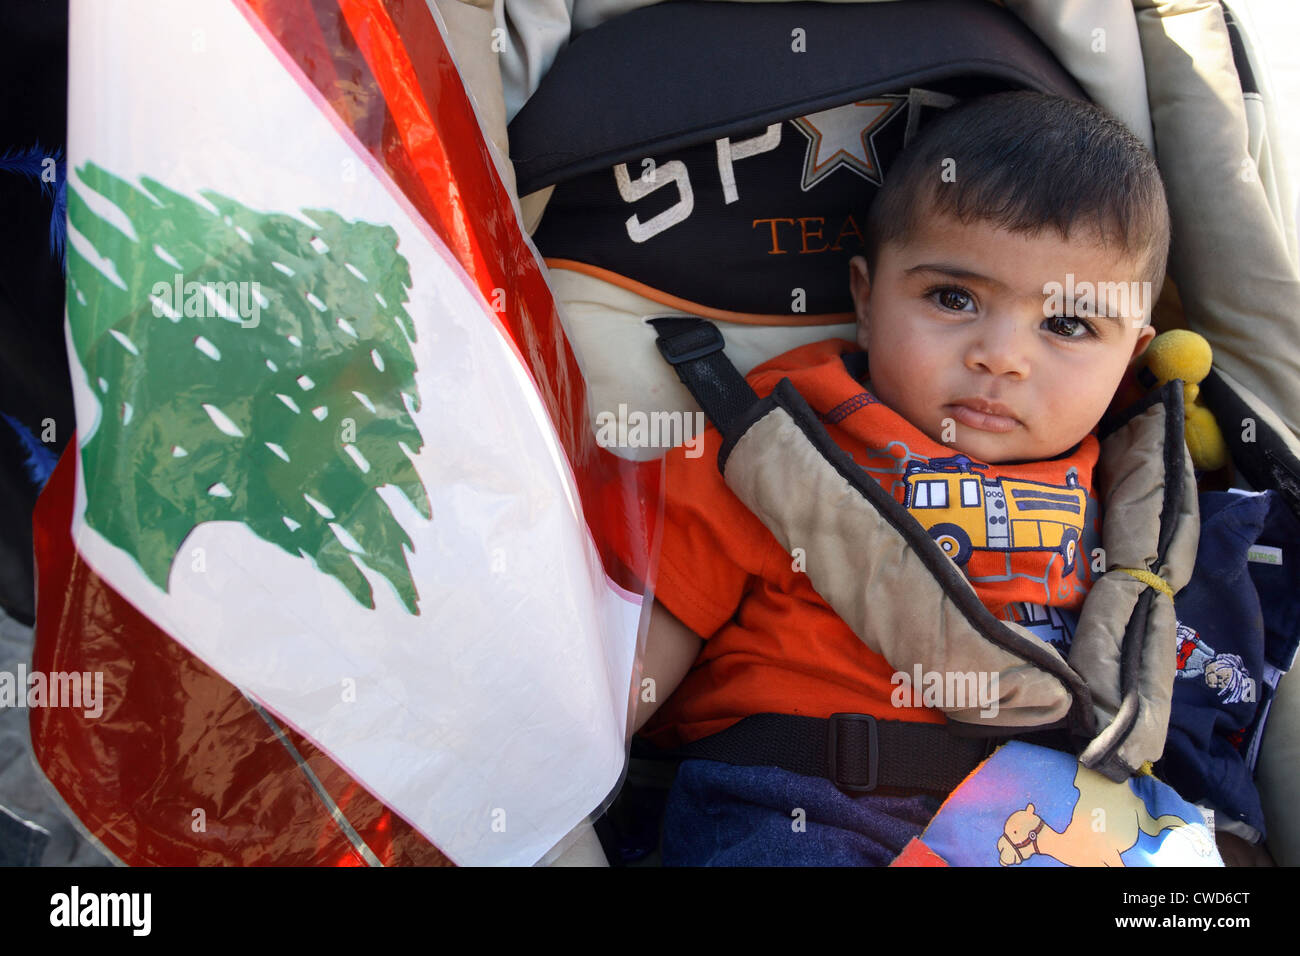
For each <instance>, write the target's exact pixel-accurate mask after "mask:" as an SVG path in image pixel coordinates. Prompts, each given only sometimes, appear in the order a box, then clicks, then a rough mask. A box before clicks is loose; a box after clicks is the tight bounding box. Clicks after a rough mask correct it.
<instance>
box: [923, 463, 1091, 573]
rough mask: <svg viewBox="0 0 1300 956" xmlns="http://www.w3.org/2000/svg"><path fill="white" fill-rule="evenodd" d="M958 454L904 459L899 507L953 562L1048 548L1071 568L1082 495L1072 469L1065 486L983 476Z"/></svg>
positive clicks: (1082, 511)
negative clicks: (975, 554) (986, 554)
mask: <svg viewBox="0 0 1300 956" xmlns="http://www.w3.org/2000/svg"><path fill="white" fill-rule="evenodd" d="M985 468H988V465H983V464H980V463H978V462H974V461H971V459H969V458H967V457H966V456H965V455H954V456H952V457H951V458H931V459H921V460H919V461H918V460H913V461H910V462H908V465H907V469H906V471H905V472H904V476H903V482H904V485H905V486H906V492H905V497H904V499H903V506H904V507H905V508H907V510H908V511H909V512H911V514H912V517H914V518H916V520H917V521H919V522H920V523H921V525H922V527H924V528H925V529H926V530H927V531H928V532H930V537H932V538H933V539H934V540H935V543H937V544H938V545H939V547H940V548H941V549H942V550H943V553H944V554H946V555H948V557H950V558H952V560H953V561H954V562H956V563H957V564H958V565H964V564H965V563H966V562H967V561H968V560H970V556H971V552H972V551H973V550H975V549H977V548H979V549H982V550H987V551H1055V552H1058V553H1059V554H1060V555H1061V557H1062V558H1063V559H1064V560H1065V568H1064V571H1063V573H1065V574H1069V573H1070V572H1071V571H1073V570H1074V562H1075V558H1076V556H1077V554H1078V550H1079V538H1080V537H1081V536H1082V534H1083V521H1084V514H1085V513H1086V511H1087V507H1088V496H1087V492H1085V491H1084V490H1083V489H1082V488H1080V487H1079V481H1078V476H1077V475H1076V473H1075V472H1074V471H1073V470H1071V471H1070V472H1069V474H1068V475H1067V476H1066V484H1065V485H1049V484H1046V483H1044V482H1040V481H1022V480H1020V479H1017V478H989V477H985V476H984V475H981V474H978V473H977V471H976V469H985Z"/></svg>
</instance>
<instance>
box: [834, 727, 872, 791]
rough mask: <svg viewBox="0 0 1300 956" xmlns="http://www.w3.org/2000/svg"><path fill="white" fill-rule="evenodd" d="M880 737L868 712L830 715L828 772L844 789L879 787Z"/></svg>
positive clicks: (856, 789)
mask: <svg viewBox="0 0 1300 956" xmlns="http://www.w3.org/2000/svg"><path fill="white" fill-rule="evenodd" d="M879 765H880V738H879V734H878V733H877V730H876V718H874V717H872V716H870V715H869V714H831V716H830V718H829V719H828V721H827V724H826V775H827V777H828V778H829V779H830V781H831V782H832V783H833V784H835V786H836V787H838V788H839V789H841V790H850V791H853V792H855V793H869V792H871V791H872V790H875V789H876V779H877V771H878V768H879Z"/></svg>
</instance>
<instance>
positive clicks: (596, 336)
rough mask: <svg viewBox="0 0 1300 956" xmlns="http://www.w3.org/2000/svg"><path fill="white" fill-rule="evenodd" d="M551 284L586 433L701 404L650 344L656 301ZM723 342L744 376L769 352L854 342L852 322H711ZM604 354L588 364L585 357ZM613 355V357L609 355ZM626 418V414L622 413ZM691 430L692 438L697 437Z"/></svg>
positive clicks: (646, 448) (635, 449)
mask: <svg viewBox="0 0 1300 956" xmlns="http://www.w3.org/2000/svg"><path fill="white" fill-rule="evenodd" d="M551 287H552V288H553V289H554V290H555V294H556V298H557V299H559V300H560V301H562V302H563V303H564V305H563V316H564V320H565V328H566V330H567V332H568V334H569V337H570V339H571V340H572V341H574V342H575V343H577V344H578V346H579V359H580V360H582V359H583V358H584V356H586V357H588V360H586V361H584V364H583V370H582V374H583V378H584V379H585V380H586V382H587V389H588V401H587V410H588V412H589V414H590V416H591V427H592V431H593V432H595V433H596V434H597V436H598V437H599V436H600V435H601V431H600V427H601V425H602V424H603V423H604V422H606V421H608V420H609V416H613V418H614V419H615V420H617V419H618V417H619V406H620V405H624V406H626V409H627V410H629V411H628V414H630V412H631V411H636V412H638V413H642V412H646V411H660V412H670V413H671V412H681V413H691V414H694V413H696V412H699V410H700V406H699V405H698V404H697V403H696V401H695V399H694V398H693V397H691V393H690V392H688V391H687V390H686V388H685V386H683V385H682V383H681V381H680V380H679V379H678V378H677V376H676V375H674V374H673V372H672V369H671V368H669V367H668V365H667V364H666V363H665V362H664V360H663V358H662V357H661V356H660V355H659V350H658V349H657V348H656V347H655V330H654V327H653V326H651V325H649V324H648V323H647V322H646V318H647V317H649V316H662V315H666V314H668V313H669V312H671V310H666V309H664V308H663V307H662V306H660V305H659V304H658V303H656V302H654V301H652V300H650V299H647V298H646V297H645V296H642V295H637V294H636V293H635V292H630V291H628V290H627V289H624V288H622V287H621V286H618V285H614V284H613V283H610V282H605V281H603V280H601V279H597V278H593V277H592V276H589V275H586V274H585V273H581V272H573V271H570V270H568V269H554V270H552V272H551ZM716 325H717V327H718V329H719V331H721V332H722V337H723V339H724V340H725V341H726V343H727V345H726V348H727V355H728V356H729V357H730V358H731V359H732V361H733V362H734V363H735V365H736V367H737V368H739V369H740V371H741V374H747V373H748V372H749V371H750V370H751V369H753V368H754V367H755V366H757V365H760V364H762V363H763V362H765V361H767V360H768V359H769V358H771V357H772V356H773V355H775V354H780V353H781V352H787V351H789V350H791V349H794V348H798V347H799V346H801V345H807V344H809V343H810V342H818V341H820V340H822V339H827V338H842V339H848V340H849V341H852V340H853V337H854V334H855V329H854V326H853V325H851V324H834V325H803V326H784V327H781V326H778V327H770V326H759V325H748V324H742V323H735V322H717V323H716ZM591 356H597V357H603V359H602V360H599V361H596V360H591V359H590V358H589V357H591ZM612 356H617V360H616V361H615V360H611V358H610V357H612ZM623 417H624V418H625V419H626V418H627V417H628V415H624V416H623ZM697 433H698V432H697V431H692V433H691V434H692V435H694V434H697ZM605 447H606V448H607V449H608V450H609V451H610V452H612V453H613V454H616V455H618V456H620V457H622V458H627V459H629V460H632V461H646V460H649V459H652V458H658V457H659V456H660V455H662V454H663V453H664V450H665V449H664V448H663V447H660V446H657V445H639V444H635V443H631V442H624V443H620V444H614V445H608V444H607V445H606V446H605Z"/></svg>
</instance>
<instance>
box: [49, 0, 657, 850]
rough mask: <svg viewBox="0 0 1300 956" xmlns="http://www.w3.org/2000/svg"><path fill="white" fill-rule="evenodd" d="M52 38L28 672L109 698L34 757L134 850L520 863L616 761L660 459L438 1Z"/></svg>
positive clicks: (333, 2)
mask: <svg viewBox="0 0 1300 956" xmlns="http://www.w3.org/2000/svg"><path fill="white" fill-rule="evenodd" d="M69 62H70V64H71V67H70V70H71V76H70V94H69V103H70V114H69V155H68V167H69V175H70V184H69V187H70V188H69V195H68V212H69V257H68V310H67V327H66V332H67V342H68V352H69V361H70V364H71V369H72V377H73V384H74V389H75V394H76V412H77V427H78V434H77V438H76V441H75V442H74V443H73V446H74V447H73V449H72V450H70V452H69V453H68V454H67V455H65V456H64V458H63V460H62V461H61V462H60V465H59V467H58V469H57V470H56V472H55V474H54V476H53V478H52V479H51V481H50V483H49V485H48V487H47V489H46V491H45V493H44V495H43V496H42V498H41V501H40V503H39V505H38V510H37V513H36V518H35V525H36V549H37V557H38V575H39V590H40V595H39V607H38V622H39V624H38V629H37V647H36V655H35V663H34V668H35V669H39V670H44V671H46V672H79V673H82V674H96V675H98V674H102V675H103V678H102V679H103V707H102V713H101V714H99V715H98V716H97V717H90V716H87V712H86V711H85V710H78V709H73V708H41V709H38V710H34V711H33V712H32V731H33V741H34V746H35V749H36V752H37V757H38V761H39V763H40V764H41V767H42V769H43V770H44V772H45V773H46V775H47V777H48V778H49V780H50V781H51V783H52V784H53V785H54V787H55V789H56V790H57V791H58V792H59V794H60V796H61V797H62V798H63V800H64V801H65V802H66V804H67V805H68V807H69V808H70V809H71V810H72V812H73V813H75V815H76V816H77V817H78V818H79V819H80V820H81V821H82V823H83V824H84V826H85V827H86V829H87V830H88V831H89V833H90V834H91V835H93V836H94V837H95V839H96V840H98V841H99V842H100V843H101V844H102V845H103V846H104V847H105V848H106V849H107V850H109V851H110V852H111V853H113V854H114V855H115V856H116V857H118V858H119V859H121V860H122V861H124V862H127V863H132V864H213V863H241V864H258V863H276V864H285V863H302V864H335V865H364V864H371V865H374V864H381V863H382V864H391V863H399V864H401V863H439V862H447V861H450V862H454V863H457V864H530V863H533V862H535V861H537V860H538V859H539V858H541V857H543V855H544V854H545V853H546V852H547V851H548V850H549V849H550V848H551V847H552V846H553V845H554V844H556V842H557V841H559V840H560V839H561V838H562V837H563V836H564V835H565V834H566V833H567V832H568V831H569V830H570V829H571V828H572V827H573V826H574V825H575V824H577V823H578V822H579V821H581V820H582V819H583V818H584V817H586V816H587V815H588V814H589V813H591V812H592V811H593V810H595V809H596V808H597V807H598V806H599V805H600V804H601V802H602V800H604V798H605V797H606V796H607V795H608V794H609V793H610V791H611V790H612V788H613V787H614V786H615V784H616V783H617V781H618V777H619V774H620V771H621V769H622V766H623V761H624V754H625V724H626V719H627V712H628V702H629V697H628V687H629V682H630V678H631V670H632V662H633V656H634V650H635V637H636V624H637V619H638V615H639V612H640V606H641V600H642V599H641V592H642V590H643V583H642V582H643V579H644V572H645V554H644V550H645V548H644V543H645V541H646V540H647V539H648V534H647V533H646V525H647V521H646V518H645V515H644V512H645V511H646V510H647V506H646V505H645V504H644V503H645V502H647V501H652V500H654V499H655V496H656V495H657V487H655V485H656V482H657V467H658V466H657V463H655V465H654V466H653V467H651V466H638V465H636V464H635V463H628V462H622V461H620V460H619V459H616V458H614V457H612V456H610V455H608V454H607V453H605V452H604V451H603V450H601V449H599V448H597V447H596V446H595V443H594V441H593V439H592V437H591V435H590V431H589V429H587V428H586V427H585V422H586V421H587V415H586V411H585V407H584V401H585V398H584V394H585V392H584V383H583V380H582V377H581V375H580V373H579V370H578V366H577V364H576V362H575V360H574V357H573V353H572V352H571V350H570V349H569V346H568V344H567V341H566V340H565V338H564V335H563V332H562V330H561V328H560V325H559V322H558V320H557V317H556V312H555V307H554V304H553V301H552V298H551V293H550V291H549V289H548V287H547V285H546V281H545V279H544V277H543V273H542V270H541V268H540V267H539V265H538V264H537V260H536V258H535V254H534V251H533V249H532V247H531V245H529V243H528V242H527V240H526V239H525V237H524V235H523V233H522V231H521V230H520V228H519V226H518V224H517V219H516V214H515V211H514V209H513V207H512V204H511V202H510V199H509V196H508V193H507V192H506V190H505V188H504V187H503V185H502V183H501V180H500V178H499V176H498V174H497V168H496V165H495V161H494V157H493V154H492V152H491V150H490V148H489V147H488V146H487V145H486V144H485V141H484V139H483V137H482V134H481V132H480V129H479V125H478V122H477V120H476V118H475V115H474V112H473V107H472V105H471V103H470V101H469V100H468V98H467V96H466V93H465V91H464V89H463V87H462V85H461V83H460V79H459V76H458V75H457V72H456V69H455V65H454V63H453V62H452V60H451V57H450V54H449V53H448V50H447V48H446V46H445V44H444V41H443V38H442V33H441V31H440V27H439V24H438V22H437V20H436V16H435V14H434V13H433V12H432V10H431V6H430V5H428V4H426V3H425V2H423V0H412V2H402V0H248V2H244V0H201V2H199V0H196V2H192V3H185V4H174V3H167V2H163V0H131V2H124V3H113V4H105V3H100V2H93V0H74V2H73V4H72V9H71V36H70V56H69ZM652 471H653V472H654V477H653V480H652V477H651V472H652ZM618 556H621V557H618Z"/></svg>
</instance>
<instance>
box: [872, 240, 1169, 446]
mask: <svg viewBox="0 0 1300 956" xmlns="http://www.w3.org/2000/svg"><path fill="white" fill-rule="evenodd" d="M851 268H852V285H853V298H854V302H855V304H856V309H857V315H858V342H859V343H860V344H861V345H862V347H863V348H865V349H866V350H867V351H868V353H869V359H870V375H871V384H872V388H873V391H874V392H875V394H876V397H877V398H879V399H880V400H881V401H882V402H883V403H884V404H885V405H887V406H888V407H889V408H891V409H893V410H894V411H896V412H898V413H899V414H900V415H902V416H903V417H904V418H905V419H907V420H908V421H909V422H911V423H912V424H913V425H915V426H916V427H917V428H919V429H920V430H921V431H923V432H924V433H925V434H926V435H928V436H929V437H930V438H931V439H933V440H934V441H937V442H941V443H943V444H947V445H949V446H950V447H952V448H954V449H956V450H957V451H960V452H963V453H965V454H967V455H970V456H972V457H974V458H978V459H980V460H982V461H987V462H993V463H997V462H1012V461H1040V460H1043V459H1046V458H1053V457H1055V456H1056V455H1059V454H1061V453H1063V452H1066V451H1068V450H1069V449H1070V448H1072V447H1074V445H1076V444H1077V443H1078V442H1080V441H1081V440H1082V439H1083V437H1084V436H1085V435H1087V434H1088V432H1090V431H1091V430H1092V429H1093V428H1094V427H1095V426H1096V424H1097V422H1098V421H1099V420H1100V419H1101V416H1102V415H1103V414H1104V413H1105V411H1106V407H1107V406H1108V405H1109V404H1110V401H1111V399H1112V397H1113V396H1114V394H1115V390H1116V388H1117V387H1118V386H1119V382H1120V379H1121V378H1122V377H1123V375H1124V370H1125V368H1126V367H1127V365H1128V363H1129V362H1130V361H1131V360H1132V359H1133V357H1134V356H1136V355H1137V354H1139V353H1140V352H1141V351H1142V350H1143V349H1145V348H1146V346H1147V343H1148V342H1149V341H1150V340H1151V338H1152V337H1153V336H1154V335H1155V332H1154V330H1152V329H1151V327H1150V326H1149V325H1148V324H1146V322H1147V319H1149V310H1150V304H1151V301H1150V299H1151V295H1152V294H1153V292H1152V293H1147V294H1146V295H1145V296H1141V295H1135V296H1130V302H1129V304H1128V308H1127V310H1124V309H1123V308H1121V306H1123V303H1122V302H1119V301H1118V299H1117V298H1114V299H1113V301H1110V302H1102V303H1101V304H1100V305H1094V306H1093V307H1092V309H1091V311H1085V310H1083V309H1079V308H1074V309H1073V315H1075V316H1077V317H1073V318H1072V317H1069V315H1070V313H1069V311H1068V310H1069V308H1070V307H1069V306H1068V305H1062V304H1061V300H1062V299H1063V298H1064V296H1063V295H1061V296H1056V299H1057V301H1055V302H1054V301H1052V296H1051V295H1050V294H1049V292H1050V291H1055V290H1054V289H1053V287H1052V286H1050V285H1049V283H1060V285H1061V287H1062V292H1063V293H1068V292H1070V291H1071V290H1072V291H1073V292H1074V293H1075V297H1076V299H1078V297H1079V296H1080V295H1081V294H1082V292H1083V291H1085V290H1088V289H1089V288H1091V289H1092V290H1093V292H1094V294H1095V293H1097V292H1102V293H1105V292H1106V291H1110V292H1111V293H1112V296H1113V293H1114V292H1115V287H1114V286H1110V285H1107V283H1120V282H1123V283H1125V284H1126V285H1125V288H1126V289H1129V290H1130V291H1138V292H1140V291H1142V288H1143V287H1142V285H1141V284H1140V283H1139V284H1138V285H1137V286H1135V287H1130V286H1128V283H1132V282H1134V281H1135V280H1137V279H1138V278H1139V277H1140V275H1141V263H1140V262H1139V261H1138V259H1137V258H1136V257H1134V256H1131V255H1130V254H1126V253H1124V252H1123V251H1122V250H1118V249H1116V248H1115V247H1113V246H1112V247H1109V248H1107V247H1106V246H1104V245H1102V244H1101V242H1100V240H1099V239H1096V238H1088V239H1084V240H1082V241H1081V240H1080V239H1079V238H1078V237H1075V236H1071V237H1070V239H1068V240H1067V239H1064V238H1062V237H1061V235H1060V233H1058V232H1057V231H1056V230H1054V229H1051V228H1050V227H1049V228H1048V229H1044V230H1043V231H1042V232H1041V233H1040V234H1038V235H1036V236H1029V235H1023V234H1020V233H1014V232H1010V231H1008V230H1006V229H1002V228H999V227H997V226H994V225H990V224H988V223H984V222H974V223H970V224H963V223H961V222H960V221H958V220H956V219H954V218H951V217H948V216H939V215H934V214H930V215H927V216H925V217H924V219H923V220H922V222H921V224H920V225H919V226H918V228H917V229H915V230H914V231H913V235H912V236H911V237H910V238H908V239H907V240H903V241H899V242H895V243H889V244H886V245H885V246H883V247H882V248H881V249H880V252H879V255H878V261H877V263H876V270H875V272H876V274H875V275H873V276H868V275H867V264H866V260H865V259H863V258H862V257H858V258H856V259H854V260H853V262H852V263H851ZM1067 275H1072V277H1073V278H1072V280H1071V279H1067ZM1084 283H1092V286H1091V287H1089V286H1087V285H1085V284H1084ZM1153 291H1154V292H1158V291H1159V290H1153ZM1134 300H1136V301H1134ZM1121 312H1122V313H1123V314H1119V313H1121ZM1108 316H1109V317H1108Z"/></svg>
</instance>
